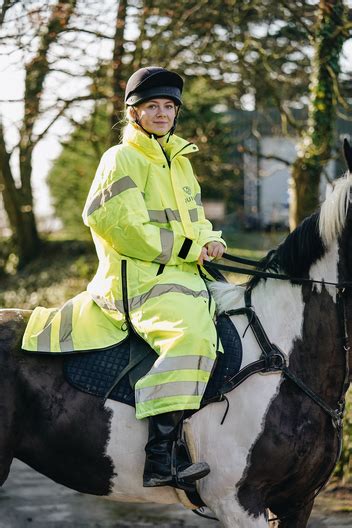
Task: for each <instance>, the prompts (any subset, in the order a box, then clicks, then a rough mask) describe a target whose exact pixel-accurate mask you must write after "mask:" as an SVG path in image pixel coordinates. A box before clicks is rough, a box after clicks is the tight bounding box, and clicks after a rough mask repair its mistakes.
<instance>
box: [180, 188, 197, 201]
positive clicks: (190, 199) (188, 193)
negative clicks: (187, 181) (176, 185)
mask: <svg viewBox="0 0 352 528" xmlns="http://www.w3.org/2000/svg"><path fill="white" fill-rule="evenodd" d="M182 189H183V191H184V192H185V194H187V195H188V196H187V198H185V202H186V203H189V202H193V201H194V198H193V196H192V189H191V188H190V187H188V186H187V185H186V186H185V187H182Z"/></svg>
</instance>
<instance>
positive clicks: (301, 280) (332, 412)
mask: <svg viewBox="0 0 352 528" xmlns="http://www.w3.org/2000/svg"><path fill="white" fill-rule="evenodd" d="M222 258H224V259H226V260H229V261H232V262H236V263H239V264H245V265H247V266H252V267H254V268H253V269H249V268H242V267H239V266H236V265H235V266H234V265H231V266H229V265H226V264H220V263H217V262H214V261H212V262H204V264H203V267H204V269H205V270H206V271H207V273H209V274H210V275H211V276H212V277H213V278H215V279H216V280H220V281H225V282H227V281H226V279H225V277H224V276H223V275H222V274H221V273H220V271H219V270H221V271H228V272H235V273H239V274H244V275H247V276H248V275H250V276H253V277H258V278H265V279H274V280H283V281H290V282H291V283H292V284H297V285H304V284H310V285H313V284H321V285H324V286H327V285H328V286H333V287H335V288H336V290H337V296H336V309H337V317H338V321H339V326H340V339H341V346H342V347H343V351H344V354H345V358H346V363H345V375H344V381H343V384H342V387H341V393H340V397H339V399H338V401H337V404H336V407H335V408H332V407H331V406H330V405H328V404H327V403H326V402H325V401H324V400H323V399H322V398H321V397H320V396H319V395H318V394H317V393H315V392H314V391H313V390H312V389H310V387H308V386H307V385H306V384H305V383H304V382H303V381H302V380H301V379H300V378H299V377H297V376H296V375H295V374H294V373H293V372H292V371H291V370H290V369H289V367H288V365H287V359H286V356H285V354H284V352H282V351H281V350H280V348H279V347H278V346H277V345H275V344H274V343H272V342H271V341H270V340H269V338H268V336H267V334H266V332H265V330H264V328H263V326H262V324H261V322H260V320H259V318H258V316H257V314H256V313H255V310H254V307H253V306H252V290H253V284H251V283H248V284H247V286H246V289H245V293H244V301H245V306H244V307H241V308H237V309H233V310H228V311H226V312H225V315H227V316H234V315H246V316H247V320H248V325H247V328H246V330H245V332H246V331H247V329H248V327H250V328H251V329H252V331H253V334H254V336H255V338H256V340H257V343H258V345H259V347H260V349H261V352H262V354H261V357H260V359H259V360H258V361H255V362H252V363H250V364H248V365H246V367H244V368H243V369H241V370H240V371H239V372H238V373H237V374H236V375H234V376H233V377H232V378H231V379H229V380H227V381H226V383H225V385H224V386H223V387H222V388H221V389H220V390H219V392H218V395H217V396H215V397H214V398H213V399H212V401H224V400H226V402H227V408H226V411H225V414H224V417H223V419H222V422H221V423H223V422H224V420H225V418H226V415H227V412H228V408H229V402H228V399H227V397H226V395H225V394H226V393H227V392H230V391H231V390H233V389H234V388H236V387H238V386H239V385H240V384H241V383H242V382H243V381H244V380H245V379H247V378H248V377H249V376H251V375H252V374H255V373H257V372H262V373H263V372H275V371H281V372H282V374H283V375H284V376H285V377H286V378H287V379H289V380H290V381H291V382H293V383H294V384H295V385H296V386H297V387H298V388H299V389H300V390H301V391H303V392H304V394H306V396H308V397H309V398H310V399H311V400H312V401H314V402H315V404H316V405H318V406H319V407H320V408H321V409H323V410H324V412H325V413H326V414H328V415H329V416H330V418H331V420H332V425H333V428H334V430H335V431H336V435H337V439H338V448H337V451H336V456H335V458H334V464H333V466H332V468H331V469H330V471H329V473H328V476H327V477H326V478H325V479H324V481H323V482H322V483H321V484H319V486H318V488H317V490H316V491H315V494H314V496H313V498H312V499H311V500H310V501H308V502H307V503H304V504H303V505H302V506H301V507H300V508H298V509H301V508H303V507H304V506H306V505H307V504H308V503H309V502H311V501H313V500H314V499H315V497H316V496H317V495H318V494H319V493H320V491H321V490H322V489H323V487H324V486H325V485H326V483H327V482H328V480H329V479H330V476H331V474H332V472H333V471H334V468H335V466H336V464H337V462H338V460H339V458H340V455H341V451H342V438H343V435H342V428H343V414H344V409H345V393H346V391H347V388H348V386H349V357H348V356H349V350H350V346H349V343H348V328H347V315H346V292H347V291H348V290H349V289H351V288H352V282H347V281H345V282H329V281H324V280H316V279H309V278H307V277H291V276H288V275H285V274H280V273H274V272H268V271H264V270H263V269H262V270H261V269H260V266H261V262H260V261H256V260H252V259H247V258H243V257H236V256H233V255H229V254H227V253H225V254H224V255H223V257H222ZM207 403H209V402H207ZM296 511H297V509H296V510H295V512H296ZM295 512H291V513H289V514H288V515H286V516H285V517H281V518H280V519H281V520H282V519H284V518H286V517H290V515H292V514H293V513H295ZM275 520H278V519H277V518H275V519H270V520H269V521H270V522H272V521H275Z"/></svg>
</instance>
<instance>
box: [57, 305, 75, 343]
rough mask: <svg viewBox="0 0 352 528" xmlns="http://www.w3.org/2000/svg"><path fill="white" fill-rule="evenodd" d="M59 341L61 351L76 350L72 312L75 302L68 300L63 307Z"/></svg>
mask: <svg viewBox="0 0 352 528" xmlns="http://www.w3.org/2000/svg"><path fill="white" fill-rule="evenodd" d="M60 313H61V320H60V331H59V342H60V350H61V352H70V351H72V350H74V348H73V342H72V335H71V334H72V314H73V303H72V302H71V301H68V302H67V303H66V304H65V306H64V307H63V308H62V309H61V311H60Z"/></svg>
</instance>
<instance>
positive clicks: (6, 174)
mask: <svg viewBox="0 0 352 528" xmlns="http://www.w3.org/2000/svg"><path fill="white" fill-rule="evenodd" d="M76 1H77V0H58V2H57V3H56V4H55V5H53V7H52V8H51V16H50V19H49V22H48V26H47V27H46V28H45V29H43V31H42V36H41V38H40V40H39V45H38V50H37V53H36V54H35V56H34V57H33V59H32V60H31V61H30V63H29V64H27V65H26V77H25V93H24V118H23V123H22V127H21V130H20V142H19V145H18V147H19V170H20V186H19V187H16V185H15V180H14V177H13V174H12V170H11V165H10V158H11V156H12V155H14V152H12V153H8V152H7V150H6V144H5V139H4V133H3V128H2V124H1V123H0V190H1V191H2V193H3V198H4V207H5V210H6V213H7V215H8V218H9V222H10V226H11V229H12V232H13V239H14V242H15V244H16V248H17V254H18V257H19V267H22V266H24V265H25V264H27V263H28V262H29V261H30V260H31V259H33V258H34V257H35V256H36V255H37V252H38V249H39V247H40V239H39V235H38V230H37V225H36V220H35V216H34V211H33V194H32V186H31V177H32V155H33V149H34V147H35V145H36V143H37V140H36V139H35V138H34V136H33V128H34V125H35V123H36V122H37V120H38V118H39V117H40V100H41V94H42V91H43V87H44V82H45V79H46V76H47V74H48V73H49V71H50V65H49V61H48V51H49V48H50V46H51V44H53V43H55V42H56V41H57V38H58V35H59V34H60V33H62V31H65V29H66V28H67V25H68V23H69V20H70V17H71V15H72V13H73V10H74V8H75V5H76Z"/></svg>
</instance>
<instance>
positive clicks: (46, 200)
mask: <svg viewBox="0 0 352 528" xmlns="http://www.w3.org/2000/svg"><path fill="white" fill-rule="evenodd" d="M90 1H91V0H90ZM91 3H92V4H94V2H91ZM109 3H110V6H109ZM347 3H348V4H349V5H351V6H352V0H349V1H348V2H347ZM88 4H89V0H88ZM86 5H87V4H86ZM104 5H105V8H108V9H109V8H110V9H111V8H112V6H113V5H115V3H114V0H104ZM101 17H102V18H101V22H99V20H98V24H100V26H99V27H101V28H102V29H103V30H104V31H105V32H106V34H109V32H110V34H112V33H113V29H114V28H113V25H114V17H112V16H111V11H110V17H109V18H108V20H109V22H108V23H107V22H106V20H107V18H106V16H105V17H104V13H103V12H102V13H101ZM95 23H97V21H95ZM130 31H131V36H132V35H133V32H134V29H133V27H131V28H130ZM82 41H83V43H84V36H82ZM87 46H88V40H87ZM53 53H54V54H55V50H54V52H53ZM72 53H73V55H72V56H74V45H73V44H72ZM111 53H112V41H111V40H108V39H107V40H105V39H103V40H102V41H100V43H99V44H98V45H95V47H94V45H90V47H89V48H87V50H86V54H85V57H86V59H87V61H88V63H87V64H88V65H89V66H90V67H91V68H94V61H95V59H93V58H92V57H96V58H100V59H101V58H109V57H111ZM89 57H91V58H92V59H91V60H90V64H89ZM21 62H22V55H21V53H18V54H16V53H11V54H10V55H8V54H6V53H4V54H0V114H1V116H2V119H3V122H4V127H5V129H6V141H7V144H8V146H9V148H11V147H12V146H13V145H14V144H16V142H17V140H18V133H17V126H18V123H19V121H20V120H21V116H22V111H23V108H22V104H21V103H14V102H2V101H7V100H9V99H11V100H17V99H21V97H22V95H23V88H24V72H23V68H22V67H21ZM351 62H352V39H350V40H349V41H348V42H347V43H345V46H344V49H343V54H342V58H341V65H342V68H343V69H345V68H347V67H349V68H350V66H351ZM62 67H63V69H65V68H67V67H68V63H67V61H66V63H65V60H63V61H62ZM63 79H65V81H64V82H63ZM86 87H87V80H86V79H85V78H84V77H83V76H82V78H79V76H78V77H76V76H75V77H73V78H72V79H70V78H68V77H67V76H65V77H61V80H60V76H59V77H58V78H54V76H51V77H50V78H49V82H48V83H47V85H46V90H47V93H50V92H55V95H57V94H59V95H60V94H61V97H63V98H68V97H71V96H73V95H74V94H77V93H82V92H84V91H85V89H86ZM51 102H53V101H51ZM46 104H47V105H50V97H49V98H48V99H47V100H46ZM248 105H249V106H248V109H250V105H251V99H250V98H249V99H248ZM89 111H90V106H89V104H81V105H79V106H77V107H76V108H75V109H74V110H73V114H72V115H73V116H74V118H75V120H78V121H79V120H81V119H83V118H84V117H85V116H87V115H88V114H89ZM44 127H45V122H44V121H42V123H39V128H41V129H43V128H44ZM71 129H72V127H71V125H69V123H68V122H67V121H65V120H63V119H61V120H59V121H57V122H56V124H55V125H54V126H53V127H52V129H51V130H50V132H49V133H48V134H47V135H46V137H45V139H43V140H42V141H40V142H39V144H38V145H37V146H36V148H35V151H34V154H33V179H32V183H33V193H34V200H35V211H36V213H37V215H39V216H48V215H49V216H52V215H53V210H52V207H51V200H50V195H49V191H48V187H47V185H46V176H47V174H48V171H49V170H50V167H51V165H52V163H53V161H54V160H55V158H57V156H58V155H59V153H60V148H61V147H60V137H61V138H62V137H64V136H65V135H67V134H68V133H69V132H70V130H71ZM38 132H40V130H38ZM13 167H14V170H15V171H16V165H15V164H14V165H13ZM94 172H95V167H92V178H93V176H94ZM78 214H80V211H78Z"/></svg>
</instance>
